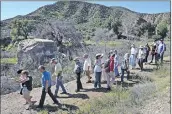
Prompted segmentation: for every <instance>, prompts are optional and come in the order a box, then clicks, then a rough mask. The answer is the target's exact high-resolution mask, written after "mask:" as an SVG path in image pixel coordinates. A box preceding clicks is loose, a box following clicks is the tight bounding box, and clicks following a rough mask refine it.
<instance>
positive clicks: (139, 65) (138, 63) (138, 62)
mask: <svg viewBox="0 0 172 114" xmlns="http://www.w3.org/2000/svg"><path fill="white" fill-rule="evenodd" d="M138 65H139V67H140V69H141V64H140V59H139V60H138Z"/></svg>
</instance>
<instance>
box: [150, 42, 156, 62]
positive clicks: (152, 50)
mask: <svg viewBox="0 0 172 114" xmlns="http://www.w3.org/2000/svg"><path fill="white" fill-rule="evenodd" d="M156 48H157V44H156V42H153V43H152V49H151V55H152V59H151V61H150V63H152V62H153V59H154V57H155V56H156V54H157V53H156ZM155 61H156V60H155Z"/></svg>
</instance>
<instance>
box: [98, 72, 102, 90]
mask: <svg viewBox="0 0 172 114" xmlns="http://www.w3.org/2000/svg"><path fill="white" fill-rule="evenodd" d="M101 75H102V72H98V86H99V88H101Z"/></svg>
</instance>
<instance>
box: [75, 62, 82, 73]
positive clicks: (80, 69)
mask: <svg viewBox="0 0 172 114" xmlns="http://www.w3.org/2000/svg"><path fill="white" fill-rule="evenodd" d="M75 72H76V73H83V72H84V70H83V65H82V64H81V63H80V62H79V63H78V65H77V68H76V71H75Z"/></svg>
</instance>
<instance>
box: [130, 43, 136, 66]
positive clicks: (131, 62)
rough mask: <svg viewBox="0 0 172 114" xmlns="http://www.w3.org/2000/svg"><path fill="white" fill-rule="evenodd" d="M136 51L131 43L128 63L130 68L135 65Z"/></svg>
mask: <svg viewBox="0 0 172 114" xmlns="http://www.w3.org/2000/svg"><path fill="white" fill-rule="evenodd" d="M136 53H137V50H136V48H135V45H134V44H132V45H131V55H130V65H131V69H133V68H135V67H136Z"/></svg>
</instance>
